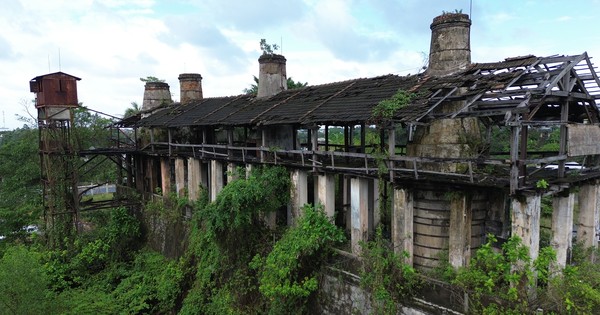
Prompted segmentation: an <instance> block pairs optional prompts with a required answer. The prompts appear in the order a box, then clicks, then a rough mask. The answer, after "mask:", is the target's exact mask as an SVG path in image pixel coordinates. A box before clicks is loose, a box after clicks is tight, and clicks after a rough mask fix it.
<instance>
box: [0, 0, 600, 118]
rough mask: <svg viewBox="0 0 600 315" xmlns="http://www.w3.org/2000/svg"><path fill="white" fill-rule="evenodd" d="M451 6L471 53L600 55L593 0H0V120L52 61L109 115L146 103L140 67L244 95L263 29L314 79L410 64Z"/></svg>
mask: <svg viewBox="0 0 600 315" xmlns="http://www.w3.org/2000/svg"><path fill="white" fill-rule="evenodd" d="M455 10H462V12H463V13H467V14H469V13H471V16H472V20H473V24H472V26H471V51H472V60H473V62H488V61H499V60H503V59H504V58H506V57H514V56H522V55H528V54H533V55H537V56H548V55H555V54H559V55H572V54H580V53H583V52H584V51H587V52H588V54H589V55H590V56H592V57H596V58H598V59H592V61H593V62H595V63H596V64H600V61H598V60H600V30H599V28H598V26H597V18H598V14H599V13H600V0H570V1H564V0H539V1H538V0H536V1H534V0H531V1H528V0H503V1H499V0H498V1H496V0H473V3H472V9H471V8H470V1H469V0H346V1H343V0H285V1H284V0H276V1H271V0H252V1H250V0H196V1H186V0H169V1H166V0H165V1H161V0H129V1H128V0H77V1H73V0H3V1H2V7H1V9H0V110H1V111H2V112H4V116H5V123H3V122H2V121H0V127H3V126H6V127H7V128H10V129H12V128H18V127H21V126H22V125H23V123H22V122H19V121H18V120H17V119H16V117H15V115H27V114H26V111H25V109H24V105H23V103H27V102H30V100H32V99H33V98H34V95H33V93H30V92H29V83H28V81H29V80H31V79H32V78H33V77H36V76H38V75H43V74H46V73H51V72H56V71H59V70H60V71H63V72H66V73H68V74H71V75H74V76H77V77H80V78H82V80H81V81H79V83H78V93H79V101H80V102H83V103H84V105H85V106H87V107H89V108H92V109H95V110H99V111H102V112H106V113H108V114H111V115H115V116H121V115H122V114H123V113H124V111H125V109H126V108H127V107H129V106H130V103H131V102H138V103H139V104H140V105H141V102H142V97H143V92H144V84H143V82H141V81H140V80H139V78H140V77H146V76H156V77H158V78H161V79H164V80H166V82H167V83H169V85H170V86H171V93H172V94H173V99H174V100H179V83H178V80H177V76H178V75H179V74H180V73H184V72H196V73H200V74H201V75H202V77H203V81H202V85H203V91H204V95H205V97H214V96H226V95H237V94H240V93H242V90H243V89H244V88H246V87H248V86H249V85H250V83H252V76H253V75H258V61H257V59H258V57H259V56H260V53H261V52H260V47H259V42H260V39H261V38H265V39H266V40H267V42H268V43H277V44H279V45H281V46H282V48H281V49H280V50H279V53H282V54H283V55H285V57H286V58H287V73H288V76H289V77H292V78H293V79H294V80H296V81H302V82H308V83H309V85H315V84H322V83H328V82H333V81H340V80H348V79H353V78H359V77H372V76H378V75H384V74H389V73H393V74H401V75H406V74H409V73H412V74H414V73H417V72H418V71H419V69H420V68H421V67H422V66H423V63H424V60H425V58H426V55H427V54H428V53H429V42H430V30H429V25H430V24H431V21H432V19H433V18H434V17H435V16H437V15H439V14H441V13H442V12H443V11H452V12H454V11H455ZM59 52H60V58H59ZM0 118H1V117H0Z"/></svg>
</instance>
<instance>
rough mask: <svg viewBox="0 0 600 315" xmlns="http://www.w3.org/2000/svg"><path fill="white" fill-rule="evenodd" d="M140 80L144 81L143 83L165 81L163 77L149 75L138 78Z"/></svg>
mask: <svg viewBox="0 0 600 315" xmlns="http://www.w3.org/2000/svg"><path fill="white" fill-rule="evenodd" d="M140 81H142V82H144V83H148V82H161V83H162V82H165V80H163V79H159V78H157V77H153V76H151V75H149V76H147V77H145V78H140Z"/></svg>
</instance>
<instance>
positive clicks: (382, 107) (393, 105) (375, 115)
mask: <svg viewBox="0 0 600 315" xmlns="http://www.w3.org/2000/svg"><path fill="white" fill-rule="evenodd" d="M415 97H416V94H415V93H410V92H407V91H404V90H402V89H399V90H398V92H396V94H394V95H392V97H391V98H389V99H385V100H382V101H381V102H379V103H378V104H377V105H376V106H375V107H373V111H372V112H371V118H372V119H373V120H374V122H375V123H377V124H379V123H381V122H383V121H387V120H390V119H392V118H393V117H394V115H395V114H396V112H397V111H398V110H399V109H401V108H403V107H406V106H407V105H408V104H410V102H411V101H412V100H413V99H414V98H415Z"/></svg>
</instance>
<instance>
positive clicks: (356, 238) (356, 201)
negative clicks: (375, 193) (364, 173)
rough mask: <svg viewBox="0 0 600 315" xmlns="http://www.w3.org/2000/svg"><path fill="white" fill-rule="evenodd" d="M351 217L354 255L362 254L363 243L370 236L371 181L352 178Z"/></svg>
mask: <svg viewBox="0 0 600 315" xmlns="http://www.w3.org/2000/svg"><path fill="white" fill-rule="evenodd" d="M350 217H351V221H352V229H351V231H350V238H351V241H350V242H351V244H352V253H354V254H357V255H358V254H360V253H361V247H360V243H361V242H366V241H368V236H369V229H368V227H369V222H368V221H369V179H367V178H352V179H351V180H350Z"/></svg>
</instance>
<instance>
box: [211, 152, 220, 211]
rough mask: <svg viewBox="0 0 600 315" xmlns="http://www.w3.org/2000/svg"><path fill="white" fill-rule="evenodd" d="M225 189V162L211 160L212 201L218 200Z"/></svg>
mask: <svg viewBox="0 0 600 315" xmlns="http://www.w3.org/2000/svg"><path fill="white" fill-rule="evenodd" d="M222 189H223V163H221V162H219V161H217V160H211V161H210V201H215V200H217V195H218V194H219V192H221V190H222Z"/></svg>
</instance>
